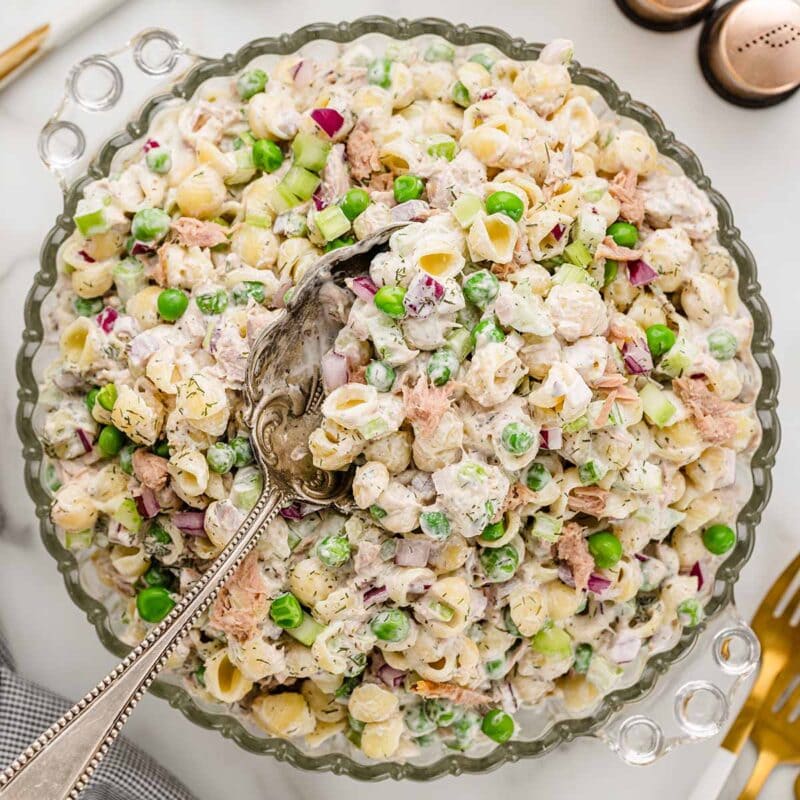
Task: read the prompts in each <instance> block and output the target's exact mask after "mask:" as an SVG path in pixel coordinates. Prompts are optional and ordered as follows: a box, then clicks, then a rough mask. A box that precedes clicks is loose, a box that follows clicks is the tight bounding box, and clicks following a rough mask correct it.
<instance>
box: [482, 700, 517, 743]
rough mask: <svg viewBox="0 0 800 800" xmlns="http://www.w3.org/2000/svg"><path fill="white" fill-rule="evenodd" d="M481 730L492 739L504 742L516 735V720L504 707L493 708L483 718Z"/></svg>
mask: <svg viewBox="0 0 800 800" xmlns="http://www.w3.org/2000/svg"><path fill="white" fill-rule="evenodd" d="M481 730H482V731H483V732H484V733H485V734H486V735H487V736H488V737H489V738H490V739H491V740H492V741H494V742H497V743H498V744H503V742H507V741H508V740H509V739H510V738H511V737H512V736H513V735H514V720H513V718H512V717H511V715H510V714H507V713H506V712H505V711H503V710H502V709H499V708H493V709H492V710H491V711H489V712H487V714H486V716H485V717H484V718H483V721H482V722H481Z"/></svg>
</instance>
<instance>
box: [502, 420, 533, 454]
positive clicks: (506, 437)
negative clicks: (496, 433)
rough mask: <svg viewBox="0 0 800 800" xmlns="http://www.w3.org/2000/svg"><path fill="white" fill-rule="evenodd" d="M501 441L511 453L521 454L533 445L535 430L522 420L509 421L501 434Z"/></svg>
mask: <svg viewBox="0 0 800 800" xmlns="http://www.w3.org/2000/svg"><path fill="white" fill-rule="evenodd" d="M500 441H501V442H502V443H503V447H504V448H505V449H506V450H508V452H509V453H511V455H514V456H521V455H523V453H527V452H528V450H530V449H531V447H533V442H534V436H533V431H532V430H531V429H530V428H529V427H528V426H527V425H523V424H522V423H521V422H509V423H508V425H506V426H505V428H503V432H502V433H501V434H500Z"/></svg>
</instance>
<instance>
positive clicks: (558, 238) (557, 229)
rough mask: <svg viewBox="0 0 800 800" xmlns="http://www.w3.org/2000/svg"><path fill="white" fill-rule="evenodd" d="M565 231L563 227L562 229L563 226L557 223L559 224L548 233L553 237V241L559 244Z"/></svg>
mask: <svg viewBox="0 0 800 800" xmlns="http://www.w3.org/2000/svg"><path fill="white" fill-rule="evenodd" d="M566 230H567V229H566V228H565V227H564V226H563V225H562V224H561V223H560V222H559V223H558V225H556V226H555V227H554V228H553V230H551V231H550V233H551V234H552V235H553V238H554V239H555V240H556V241H557V242H560V241H561V237H562V236H563V235H564V232H565V231H566Z"/></svg>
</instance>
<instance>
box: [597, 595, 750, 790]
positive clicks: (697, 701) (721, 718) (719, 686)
mask: <svg viewBox="0 0 800 800" xmlns="http://www.w3.org/2000/svg"><path fill="white" fill-rule="evenodd" d="M760 656H761V647H760V645H759V642H758V638H757V637H756V635H755V633H753V631H752V630H751V629H750V626H749V625H748V624H747V623H746V622H745V621H744V620H743V619H742V617H741V615H740V614H739V612H738V611H737V609H736V606H735V605H734V604H733V603H731V604H730V605H729V606H728V607H727V608H726V609H725V610H724V611H723V612H722V613H720V614H719V615H717V616H716V617H714V618H713V619H711V620H709V621H708V623H707V627H706V629H705V630H704V631H703V633H702V635H701V636H700V637H699V638H698V640H697V643H696V646H695V648H694V657H693V658H689V659H685V660H684V662H683V663H678V664H674V665H673V666H672V667H671V668H670V670H669V672H668V673H667V674H666V675H664V676H662V677H661V679H660V680H659V682H658V684H657V687H656V690H655V691H653V692H651V693H649V694H647V695H646V696H645V697H644V698H642V699H641V700H639V701H638V702H636V703H633V704H631V705H628V706H626V707H625V711H624V713H622V714H618V715H616V716H613V717H612V718H611V719H609V721H608V722H607V723H606V724H605V725H603V726H602V727H601V728H600V729H598V730H597V731H595V732H594V734H593V735H594V736H595V737H597V738H598V739H600V740H601V741H603V742H605V744H606V745H607V746H608V747H609V748H610V749H611V750H613V751H614V752H615V753H616V754H617V755H618V756H619V757H620V759H622V761H624V762H625V763H627V764H633V765H637V766H644V765H646V764H652V763H653V762H654V761H656V760H657V759H659V758H661V757H662V756H664V755H666V754H667V753H669V752H671V751H672V750H675V749H676V748H678V747H680V746H682V745H686V744H691V743H692V742H700V741H705V740H707V739H709V738H711V737H713V736H715V735H716V734H718V733H719V732H720V731H721V730H722V729H723V728H724V727H725V725H726V723H727V722H728V720H729V719H730V717H731V711H732V710H733V709H734V707H735V704H736V701H737V698H739V696H740V695H741V693H742V689H743V688H744V687H745V685H746V684H748V683H749V682H750V679H751V678H752V676H753V675H754V674H755V672H756V669H757V667H758V664H759V659H760ZM724 752H727V751H724ZM727 761H729V759H727V760H726V765H727ZM715 796H716V795H709V796H708V798H709V800H711V798H712V797H715Z"/></svg>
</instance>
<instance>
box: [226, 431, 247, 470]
mask: <svg viewBox="0 0 800 800" xmlns="http://www.w3.org/2000/svg"><path fill="white" fill-rule="evenodd" d="M228 445H229V446H230V447H231V449H232V450H233V454H234V456H235V461H234V462H233V465H234V466H235V467H247V466H249V465H250V464H252V463H253V448H252V447H251V446H250V440H249V439H248V438H247V437H246V436H236V437H235V438H233V439H231V440H230V441H229V442H228Z"/></svg>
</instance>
